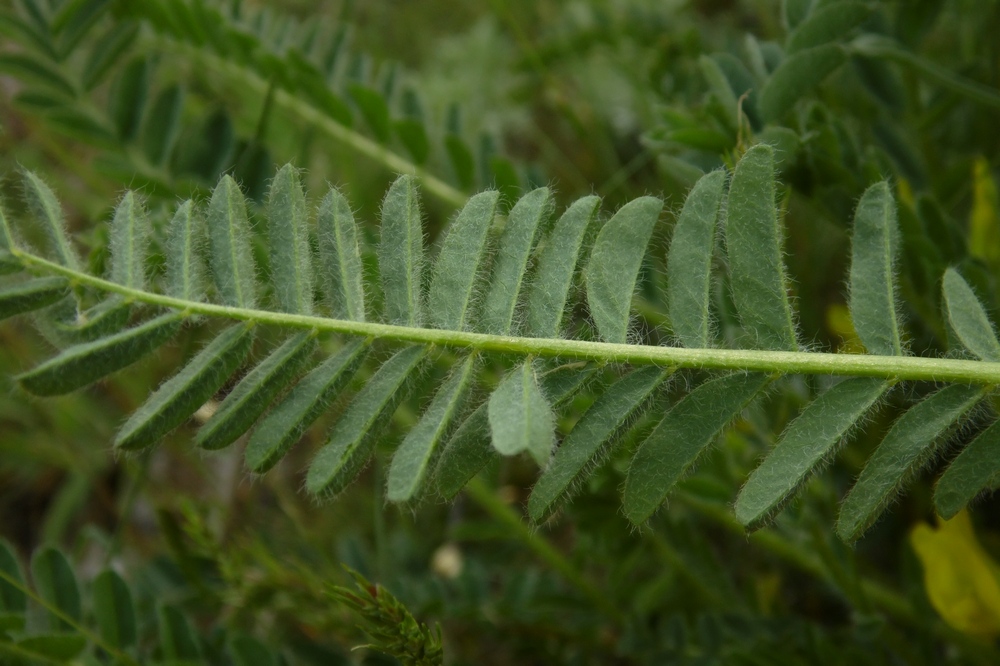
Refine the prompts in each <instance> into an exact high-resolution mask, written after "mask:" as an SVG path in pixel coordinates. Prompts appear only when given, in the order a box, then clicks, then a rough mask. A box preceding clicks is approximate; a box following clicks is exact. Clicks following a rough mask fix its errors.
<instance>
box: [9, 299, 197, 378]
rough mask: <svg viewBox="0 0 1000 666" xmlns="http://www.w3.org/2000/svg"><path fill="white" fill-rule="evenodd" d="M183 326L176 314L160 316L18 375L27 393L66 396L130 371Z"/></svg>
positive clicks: (85, 345)
mask: <svg viewBox="0 0 1000 666" xmlns="http://www.w3.org/2000/svg"><path fill="white" fill-rule="evenodd" d="M180 327H181V317H180V316H179V315H178V314H176V313H173V312H171V313H168V314H165V315H160V316H159V317H157V318H155V319H151V320H149V321H147V322H145V323H144V324H140V325H139V326H136V327H134V328H130V329H127V330H125V331H122V332H121V333H117V334H115V335H110V336H107V337H103V338H100V339H98V340H95V341H93V342H87V343H83V344H80V345H76V346H73V347H70V348H69V349H65V350H63V351H62V352H61V353H60V354H59V355H58V356H56V357H54V358H52V359H50V360H48V361H46V362H45V363H42V364H41V365H39V366H38V367H37V368H34V369H33V370H29V371H28V372H26V373H24V374H22V375H18V377H17V381H18V382H19V383H20V384H21V386H23V387H24V388H25V389H26V390H27V391H29V392H31V393H33V394H35V395H41V396H52V395H63V394H65V393H70V392H72V391H75V390H77V389H79V388H83V387H84V386H87V385H89V384H92V383H94V382H96V381H97V380H99V379H101V378H103V377H106V376H108V375H110V374H112V373H114V372H117V371H119V370H121V369H122V368H126V367H128V366H130V365H132V364H133V363H135V362H136V361H138V360H139V359H141V358H143V357H144V356H146V355H148V354H151V353H152V352H154V351H156V350H157V349H159V348H160V347H161V346H163V345H164V344H166V342H167V341H168V340H170V339H171V338H172V337H174V336H175V335H176V334H177V331H178V330H180Z"/></svg>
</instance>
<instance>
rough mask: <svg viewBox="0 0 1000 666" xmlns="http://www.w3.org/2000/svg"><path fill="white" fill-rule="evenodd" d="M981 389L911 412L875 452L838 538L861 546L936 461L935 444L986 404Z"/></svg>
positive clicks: (847, 503) (929, 401)
mask: <svg viewBox="0 0 1000 666" xmlns="http://www.w3.org/2000/svg"><path fill="white" fill-rule="evenodd" d="M984 395H985V391H984V389H983V388H982V387H981V386H963V385H962V384H955V385H953V386H948V387H945V388H943V389H941V390H940V391H938V392H937V393H935V394H934V395H932V396H930V397H929V398H926V399H924V400H923V401H921V402H920V403H919V404H917V405H916V406H914V407H911V408H910V409H909V411H907V412H906V413H905V414H903V415H902V416H901V417H899V419H898V420H897V421H896V422H895V423H894V424H893V426H892V429H890V430H889V433H888V434H887V435H886V436H885V439H883V440H882V443H881V444H879V446H878V448H877V449H875V453H873V454H872V457H871V458H870V459H869V460H868V464H867V465H865V468H864V470H862V472H861V476H860V477H858V481H857V483H855V484H854V487H853V488H851V492H850V493H849V494H848V495H847V498H846V499H845V500H844V503H843V505H842V506H841V509H840V518H839V519H838V520H837V533H838V534H839V535H840V537H841V538H842V539H844V540H845V541H855V540H856V539H857V538H858V537H860V536H861V534H862V533H863V532H864V531H865V530H866V529H868V528H869V527H871V525H872V524H873V523H874V522H875V520H876V519H877V518H878V516H879V514H881V513H882V510H883V509H884V508H885V506H886V504H887V503H888V502H889V501H890V500H891V499H892V498H893V497H894V496H895V495H896V493H897V492H898V491H899V488H900V487H901V486H902V485H903V484H904V483H906V482H907V481H908V480H909V479H910V478H911V477H912V476H913V475H914V474H916V473H917V472H918V471H919V470H920V468H921V467H923V465H924V463H926V462H927V461H928V460H930V458H931V457H932V456H933V455H934V451H935V446H934V445H935V444H936V443H938V442H941V441H943V440H944V437H945V433H947V432H948V430H949V429H950V428H952V427H953V426H954V425H955V424H956V423H957V422H958V421H959V420H960V419H961V418H962V417H963V416H964V415H965V414H966V413H967V412H968V411H969V410H970V409H972V408H973V407H975V406H976V404H977V403H978V402H979V401H980V400H982V399H983V397H984Z"/></svg>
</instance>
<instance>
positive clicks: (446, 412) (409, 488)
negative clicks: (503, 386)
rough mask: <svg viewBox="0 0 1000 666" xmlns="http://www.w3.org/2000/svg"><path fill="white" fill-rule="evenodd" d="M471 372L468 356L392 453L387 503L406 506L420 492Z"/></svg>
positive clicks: (470, 379)
mask: <svg viewBox="0 0 1000 666" xmlns="http://www.w3.org/2000/svg"><path fill="white" fill-rule="evenodd" d="M474 368H475V358H474V357H472V356H469V357H468V358H466V359H465V360H464V361H463V362H461V364H459V365H458V366H457V367H456V368H455V369H454V371H453V372H452V374H451V376H450V377H449V378H448V379H447V380H446V381H445V382H444V383H443V384H442V385H441V387H440V388H439V389H438V391H437V393H436V394H435V395H434V399H433V400H432V401H431V404H430V405H428V407H427V410H426V411H425V412H424V414H423V416H421V417H420V420H419V421H418V422H417V424H416V425H415V426H414V427H413V429H412V430H410V432H409V433H407V435H406V438H405V439H403V443H402V444H400V446H399V448H398V449H397V450H396V453H395V454H394V455H393V457H392V463H391V464H390V465H389V473H388V480H387V488H386V497H387V499H388V500H389V501H390V502H407V501H409V500H411V499H413V498H414V497H416V496H417V495H418V493H419V492H420V489H421V487H422V486H423V484H424V483H425V481H426V480H427V475H428V470H430V468H431V463H432V461H433V460H434V458H435V456H436V454H437V451H438V447H439V446H440V445H441V443H442V441H443V440H444V438H445V436H446V435H447V434H448V432H449V430H450V428H451V424H452V423H453V422H454V420H455V418H456V417H457V416H458V414H459V412H460V410H461V408H462V404H463V403H464V401H465V397H466V394H467V393H468V390H469V386H470V384H471V383H472V379H473V375H474Z"/></svg>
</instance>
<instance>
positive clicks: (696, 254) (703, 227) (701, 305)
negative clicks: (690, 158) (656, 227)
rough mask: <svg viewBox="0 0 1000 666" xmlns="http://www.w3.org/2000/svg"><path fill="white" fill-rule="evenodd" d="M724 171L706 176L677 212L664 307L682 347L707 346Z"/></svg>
mask: <svg viewBox="0 0 1000 666" xmlns="http://www.w3.org/2000/svg"><path fill="white" fill-rule="evenodd" d="M725 187H726V171H725V170H724V169H720V170H718V171H713V172H711V173H709V174H706V175H704V176H702V177H701V179H699V180H698V182H697V183H695V186H694V187H693V188H692V189H691V192H690V193H689V194H688V196H687V199H685V201H684V208H682V209H681V214H680V217H678V218H677V225H676V226H675V227H674V236H673V239H671V241H670V249H669V250H668V251H667V303H668V312H670V324H671V326H672V328H673V330H674V335H675V336H677V338H678V339H679V340H680V342H681V344H682V345H684V346H685V347H691V348H694V349H703V348H705V347H708V346H709V344H708V342H709V319H710V316H709V309H708V304H709V300H710V295H709V290H710V289H711V286H712V253H713V252H714V250H715V232H716V227H717V224H718V219H719V212H720V211H719V209H720V207H721V206H722V197H723V195H724V193H725Z"/></svg>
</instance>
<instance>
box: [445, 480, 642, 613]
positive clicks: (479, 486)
mask: <svg viewBox="0 0 1000 666" xmlns="http://www.w3.org/2000/svg"><path fill="white" fill-rule="evenodd" d="M465 492H466V494H467V495H468V497H469V498H470V499H472V500H473V501H474V502H475V503H476V504H478V505H479V507H480V508H482V509H483V510H484V511H486V513H488V514H490V515H491V516H492V517H493V518H494V519H495V520H496V521H498V522H500V523H502V524H503V525H506V526H507V527H509V528H510V529H511V533H512V536H513V537H514V538H516V539H517V540H519V541H521V542H522V543H523V544H524V545H525V546H527V547H528V548H530V549H531V550H532V551H534V553H535V554H536V555H538V557H539V558H540V559H541V560H542V561H544V562H545V563H546V564H548V565H549V566H550V567H552V568H553V569H555V570H556V571H558V572H559V573H560V574H562V576H563V577H564V578H565V579H566V580H567V581H569V582H570V583H572V584H573V586H574V587H576V588H577V589H578V590H580V592H581V593H582V594H583V595H584V596H585V597H587V598H588V599H590V600H591V601H592V602H593V603H594V605H595V606H597V607H598V608H600V609H601V610H603V611H604V612H605V613H607V614H608V615H609V616H611V617H612V618H614V619H615V621H616V622H622V621H623V620H624V619H625V615H624V613H622V611H621V610H620V609H619V608H618V607H617V606H615V605H614V604H613V603H612V602H611V600H610V598H609V597H608V595H607V593H606V592H602V591H601V590H600V589H598V588H597V587H596V586H595V585H594V584H593V583H591V582H590V581H589V580H587V579H586V578H585V577H584V576H583V574H582V573H581V572H580V571H579V570H578V569H577V568H576V567H575V566H573V563H572V562H570V561H569V560H567V559H566V557H565V556H563V554H562V553H560V552H559V551H558V550H556V549H555V548H554V547H552V545H551V544H550V543H549V542H548V541H546V540H545V539H543V538H542V537H541V536H539V535H538V533H537V532H535V531H534V530H533V529H532V528H531V527H530V526H528V525H527V524H526V523H525V522H524V521H523V520H522V519H521V516H519V515H518V514H517V512H516V511H514V510H513V509H511V508H510V507H509V506H507V505H506V504H505V503H504V502H503V501H502V500H501V499H500V498H499V497H497V495H496V493H494V492H493V491H492V490H490V489H489V488H488V487H487V486H486V484H485V483H483V482H482V481H481V480H480V479H479V478H473V479H472V480H471V481H469V483H468V485H466V486H465Z"/></svg>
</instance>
